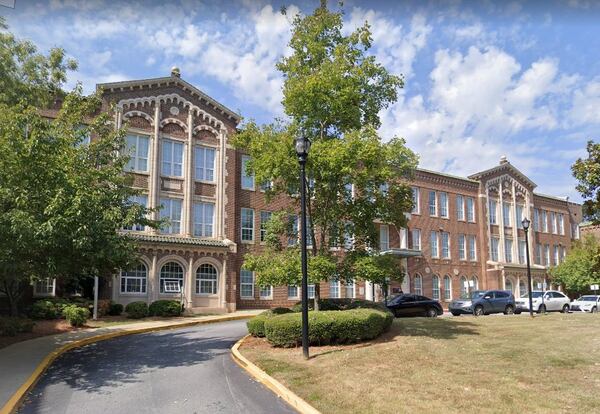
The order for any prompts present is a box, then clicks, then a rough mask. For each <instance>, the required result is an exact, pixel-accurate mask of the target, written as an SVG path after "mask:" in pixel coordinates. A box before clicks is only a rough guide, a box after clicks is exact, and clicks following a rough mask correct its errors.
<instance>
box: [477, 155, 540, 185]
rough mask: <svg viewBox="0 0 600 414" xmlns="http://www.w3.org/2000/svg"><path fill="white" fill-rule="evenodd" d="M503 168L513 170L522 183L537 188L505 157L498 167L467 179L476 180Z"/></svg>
mask: <svg viewBox="0 0 600 414" xmlns="http://www.w3.org/2000/svg"><path fill="white" fill-rule="evenodd" d="M503 168H509V169H511V170H513V171H514V172H515V173H516V174H517V175H519V176H520V177H521V178H522V179H523V181H525V182H527V184H529V185H530V186H531V187H532V188H535V187H537V184H536V183H534V182H533V181H531V179H529V177H527V176H526V175H525V174H523V173H522V172H521V170H519V169H518V168H517V167H515V166H514V165H512V164H511V163H510V162H509V161H508V160H506V157H502V158H501V159H500V164H499V165H496V166H495V167H492V168H488V169H487V170H483V171H479V172H477V173H475V174H471V175H469V178H471V179H478V178H479V177H483V176H486V175H490V174H493V173H495V172H497V171H499V170H501V169H503Z"/></svg>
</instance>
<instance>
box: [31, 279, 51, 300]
mask: <svg viewBox="0 0 600 414" xmlns="http://www.w3.org/2000/svg"><path fill="white" fill-rule="evenodd" d="M55 294H56V279H50V278H46V279H40V280H38V281H36V282H35V283H34V284H33V295H34V296H54V295H55Z"/></svg>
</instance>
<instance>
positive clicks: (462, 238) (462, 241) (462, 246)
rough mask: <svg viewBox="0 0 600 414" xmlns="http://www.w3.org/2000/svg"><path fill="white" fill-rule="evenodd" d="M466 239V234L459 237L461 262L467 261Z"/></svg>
mask: <svg viewBox="0 0 600 414" xmlns="http://www.w3.org/2000/svg"><path fill="white" fill-rule="evenodd" d="M465 244H466V239H465V235H464V234H459V235H458V258H459V260H466V259H467V253H466V251H465Z"/></svg>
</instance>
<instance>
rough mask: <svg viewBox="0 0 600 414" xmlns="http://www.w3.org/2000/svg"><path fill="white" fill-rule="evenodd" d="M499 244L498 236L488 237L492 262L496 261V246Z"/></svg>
mask: <svg viewBox="0 0 600 414" xmlns="http://www.w3.org/2000/svg"><path fill="white" fill-rule="evenodd" d="M499 244H500V239H499V238H498V237H492V238H491V239H490V250H491V252H490V256H491V257H492V261H493V262H497V261H498V256H499V254H498V246H499Z"/></svg>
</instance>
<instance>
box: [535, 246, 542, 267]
mask: <svg viewBox="0 0 600 414" xmlns="http://www.w3.org/2000/svg"><path fill="white" fill-rule="evenodd" d="M535 264H539V265H541V264H542V245H541V244H536V245H535Z"/></svg>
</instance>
